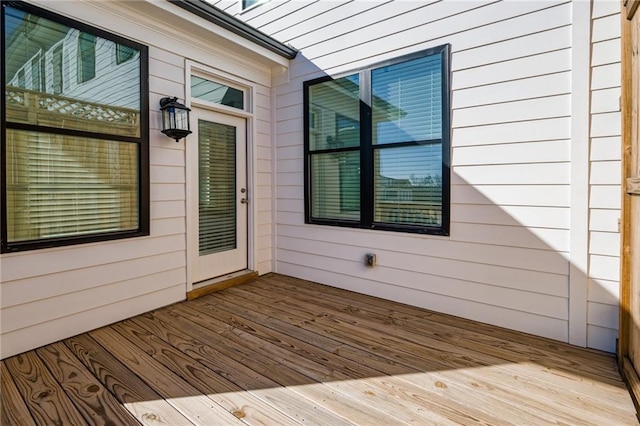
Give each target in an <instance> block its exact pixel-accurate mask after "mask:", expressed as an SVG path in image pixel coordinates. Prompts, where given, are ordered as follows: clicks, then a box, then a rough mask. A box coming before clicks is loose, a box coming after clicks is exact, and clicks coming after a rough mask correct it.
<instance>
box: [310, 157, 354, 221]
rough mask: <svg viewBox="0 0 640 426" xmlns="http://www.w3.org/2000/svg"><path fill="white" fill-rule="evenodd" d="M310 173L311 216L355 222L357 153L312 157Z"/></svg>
mask: <svg viewBox="0 0 640 426" xmlns="http://www.w3.org/2000/svg"><path fill="white" fill-rule="evenodd" d="M311 170H312V175H311V199H312V202H311V205H312V206H313V207H312V209H313V210H312V216H313V217H316V218H323V219H343V220H359V219H360V153H359V151H357V150H354V151H346V152H334V153H321V154H314V155H313V156H312V157H311Z"/></svg>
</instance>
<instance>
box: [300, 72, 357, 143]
mask: <svg viewBox="0 0 640 426" xmlns="http://www.w3.org/2000/svg"><path fill="white" fill-rule="evenodd" d="M358 83H359V76H358V75H357V74H355V75H352V76H349V77H344V78H340V79H337V80H329V81H325V82H322V83H318V84H314V85H313V86H310V87H309V108H310V111H311V113H312V114H313V116H312V117H311V119H310V121H312V123H310V124H311V125H312V126H313V127H312V132H311V133H310V135H309V138H310V139H309V149H311V150H314V151H315V150H322V149H336V148H349V147H358V146H359V145H360V132H359V129H360V86H359V84H358Z"/></svg>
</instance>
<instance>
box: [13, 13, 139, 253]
mask: <svg viewBox="0 0 640 426" xmlns="http://www.w3.org/2000/svg"><path fill="white" fill-rule="evenodd" d="M1 5H2V8H1V9H0V23H1V24H2V25H1V28H2V30H1V31H0V33H1V34H0V44H1V45H2V52H3V53H2V55H3V57H2V58H3V60H2V61H1V62H0V74H1V76H2V82H1V83H0V84H1V88H2V96H3V102H2V104H1V107H0V115H1V117H0V136H1V138H2V139H1V141H0V162H1V164H0V171H1V173H0V203H2V207H1V212H0V221H1V223H0V226H1V229H0V231H1V232H0V239H1V241H0V253H13V252H21V251H28V250H38V249H45V248H52V247H64V246H70V245H78V244H86V243H95V242H100V241H111V240H118V239H125V238H133V237H142V236H147V235H149V234H150V165H149V51H148V47H147V46H146V45H143V44H140V43H137V42H135V41H133V40H129V39H127V38H124V37H121V36H119V35H116V34H112V33H110V32H107V31H104V30H101V29H99V28H96V27H93V26H91V25H89V24H86V23H83V22H80V21H77V20H75V19H71V18H68V17H66V16H62V15H59V14H57V13H55V12H51V11H49V10H47V9H43V8H41V7H38V6H34V5H31V4H29V3H25V2H23V1H2V4H1ZM5 7H11V8H14V9H19V10H21V11H23V12H25V13H30V14H34V15H37V16H40V17H42V18H45V19H49V20H51V21H55V22H57V23H60V24H63V25H65V26H67V27H70V28H74V29H77V30H80V31H82V32H88V33H91V34H93V35H95V36H98V37H101V38H104V39H107V40H110V41H113V42H115V43H119V44H123V45H126V46H130V47H132V48H134V49H138V50H139V51H140V76H139V78H140V124H139V125H140V135H139V137H131V136H120V135H116V134H109V133H106V132H105V133H100V132H90V131H83V130H75V129H64V128H56V127H48V126H42V125H33V124H24V123H12V122H8V121H7V108H6V102H5V101H4V96H6V95H5V94H6V86H7V84H6V77H5V73H6V67H5V64H6V61H5V60H4V55H5V54H6V53H7V49H6V43H7V40H6V34H5V30H4V29H5V28H6V26H5ZM42 78H44V76H43V77H42ZM7 129H13V130H21V131H35V132H41V133H46V134H53V135H63V136H72V137H86V138H91V139H100V140H105V141H116V142H122V143H135V144H137V147H138V164H137V170H138V228H137V229H132V230H125V231H114V232H101V233H98V232H96V233H92V234H81V235H76V236H65V237H53V238H43V239H38V240H27V241H15V242H9V241H8V235H7V233H8V229H7V168H6V164H7V153H6V147H5V143H6V135H7Z"/></svg>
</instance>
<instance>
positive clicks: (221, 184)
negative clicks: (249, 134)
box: [187, 109, 249, 284]
mask: <svg viewBox="0 0 640 426" xmlns="http://www.w3.org/2000/svg"><path fill="white" fill-rule="evenodd" d="M191 129H192V130H193V135H191V136H190V137H189V141H188V142H187V156H188V157H189V161H188V164H189V170H188V173H189V179H188V188H187V191H188V196H187V206H188V218H189V222H188V224H187V244H188V251H189V268H190V281H191V282H192V283H194V284H196V283H198V282H202V281H206V280H208V279H211V278H216V277H219V276H221V275H225V274H229V273H232V272H236V271H240V270H243V269H247V266H248V265H247V204H248V200H249V198H248V188H247V138H246V120H245V119H243V118H239V117H234V116H231V115H226V114H221V113H216V112H212V111H207V110H202V109H195V110H194V111H193V112H192V122H191Z"/></svg>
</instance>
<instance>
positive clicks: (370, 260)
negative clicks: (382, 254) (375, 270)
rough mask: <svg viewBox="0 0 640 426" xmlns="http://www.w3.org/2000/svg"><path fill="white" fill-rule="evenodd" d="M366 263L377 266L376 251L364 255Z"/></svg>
mask: <svg viewBox="0 0 640 426" xmlns="http://www.w3.org/2000/svg"><path fill="white" fill-rule="evenodd" d="M364 264H365V265H367V266H375V264H376V255H375V254H374V253H367V254H365V255H364Z"/></svg>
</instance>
